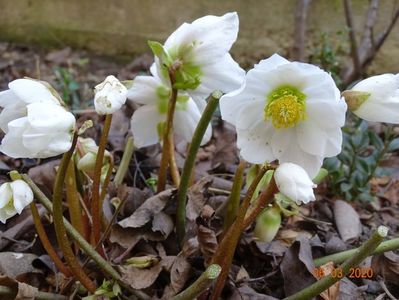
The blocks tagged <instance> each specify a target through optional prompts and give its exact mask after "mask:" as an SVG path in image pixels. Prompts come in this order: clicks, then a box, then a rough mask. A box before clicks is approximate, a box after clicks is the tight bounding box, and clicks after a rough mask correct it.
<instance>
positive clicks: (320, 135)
mask: <svg viewBox="0 0 399 300" xmlns="http://www.w3.org/2000/svg"><path fill="white" fill-rule="evenodd" d="M346 108H347V106H346V103H345V101H344V100H343V99H341V97H340V92H339V90H338V88H337V87H336V85H335V83H334V80H333V79H332V77H331V76H330V74H328V73H327V72H325V71H323V70H321V69H320V68H318V67H316V66H314V65H310V64H305V63H299V62H289V61H288V60H286V59H284V58H283V57H281V56H279V55H277V54H274V55H273V56H271V57H270V58H268V59H265V60H262V61H260V62H259V64H257V65H255V67H254V68H253V69H252V70H250V71H249V72H248V73H247V75H246V81H245V82H244V84H243V85H242V86H241V88H240V89H239V90H236V91H233V92H231V93H228V94H226V95H224V96H223V97H222V98H221V99H220V111H221V115H222V118H223V119H224V120H226V121H228V122H229V123H231V124H233V125H235V127H236V130H237V145H238V147H239V148H240V149H241V152H240V154H241V156H242V157H243V158H244V159H245V160H247V161H248V162H251V163H257V164H263V163H265V162H271V161H273V160H276V159H278V160H279V162H280V163H283V162H293V163H296V164H298V165H300V166H301V167H303V168H304V169H305V170H306V172H307V173H308V174H309V175H310V176H312V177H313V176H315V175H316V174H317V172H318V171H319V169H320V167H321V165H322V162H323V159H324V158H325V157H331V156H335V155H337V154H338V153H340V152H341V145H342V132H341V127H342V126H343V125H344V123H345V112H346Z"/></svg>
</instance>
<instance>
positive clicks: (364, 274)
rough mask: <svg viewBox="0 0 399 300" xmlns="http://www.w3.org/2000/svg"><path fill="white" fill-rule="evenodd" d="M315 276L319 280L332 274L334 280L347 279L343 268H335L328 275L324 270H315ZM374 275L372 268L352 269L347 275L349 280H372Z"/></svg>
mask: <svg viewBox="0 0 399 300" xmlns="http://www.w3.org/2000/svg"><path fill="white" fill-rule="evenodd" d="M313 274H314V275H315V276H316V277H317V278H322V277H325V276H328V275H330V274H331V276H332V277H333V278H340V279H341V278H343V277H345V274H344V271H343V270H342V269H341V268H333V269H332V270H331V272H329V273H327V272H326V270H324V269H323V268H315V269H314V270H313ZM373 275H374V273H373V269H372V268H360V267H357V268H350V269H349V273H348V274H346V276H347V277H348V278H367V279H370V278H372V277H373Z"/></svg>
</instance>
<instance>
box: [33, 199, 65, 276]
mask: <svg viewBox="0 0 399 300" xmlns="http://www.w3.org/2000/svg"><path fill="white" fill-rule="evenodd" d="M30 210H31V212H32V218H33V222H34V224H35V228H36V232H37V234H38V236H39V238H40V241H41V242H42V245H43V248H44V249H45V250H46V252H47V254H48V255H49V256H50V258H51V259H52V260H53V262H54V264H55V266H56V267H57V269H58V270H60V271H61V272H62V273H63V274H64V275H65V276H67V277H69V276H71V270H69V268H68V267H67V266H66V265H65V264H64V263H63V262H62V260H61V259H60V258H59V256H58V254H57V252H56V251H55V249H54V247H53V245H52V244H51V242H50V240H49V239H48V236H47V233H46V231H45V230H44V226H43V223H42V220H41V219H40V215H39V212H38V210H37V207H36V204H35V203H34V202H32V203H31V204H30Z"/></svg>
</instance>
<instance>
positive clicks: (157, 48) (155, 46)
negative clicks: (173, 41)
mask: <svg viewBox="0 0 399 300" xmlns="http://www.w3.org/2000/svg"><path fill="white" fill-rule="evenodd" d="M147 43H148V46H150V48H151V51H152V53H154V55H155V56H156V57H158V58H159V59H160V60H163V58H164V57H165V56H167V54H166V52H165V50H164V48H163V45H162V44H161V43H159V42H156V41H148V42H147Z"/></svg>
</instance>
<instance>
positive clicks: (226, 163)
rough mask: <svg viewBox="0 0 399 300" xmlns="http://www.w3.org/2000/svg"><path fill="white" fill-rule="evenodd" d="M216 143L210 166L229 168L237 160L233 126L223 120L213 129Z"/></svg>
mask: <svg viewBox="0 0 399 300" xmlns="http://www.w3.org/2000/svg"><path fill="white" fill-rule="evenodd" d="M213 134H214V137H215V143H216V149H215V153H214V155H213V158H212V168H213V169H218V170H220V171H225V170H229V168H230V167H231V166H232V165H234V164H235V163H236V161H237V146H236V132H235V130H234V128H233V127H232V126H231V125H229V124H227V123H226V122H223V123H222V125H221V126H217V127H215V128H214V131H213Z"/></svg>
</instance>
